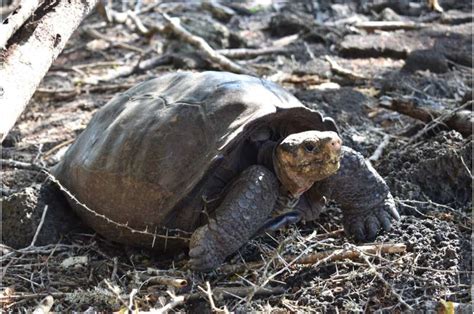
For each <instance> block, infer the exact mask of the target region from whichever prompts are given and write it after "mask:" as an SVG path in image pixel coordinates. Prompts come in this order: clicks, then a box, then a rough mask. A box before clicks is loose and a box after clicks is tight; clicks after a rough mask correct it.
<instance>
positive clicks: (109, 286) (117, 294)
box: [104, 279, 133, 312]
mask: <svg viewBox="0 0 474 314" xmlns="http://www.w3.org/2000/svg"><path fill="white" fill-rule="evenodd" d="M104 283H105V285H106V286H107V288H108V289H109V290H110V291H111V292H112V293H113V294H114V295H115V297H116V298H117V299H118V300H119V301H120V303H122V305H124V306H125V307H126V308H127V309H128V310H129V311H130V312H133V310H132V308H131V306H129V305H128V304H127V302H125V300H124V299H123V298H122V297H121V296H120V294H119V293H118V292H117V291H116V289H115V288H114V287H113V286H112V284H111V283H110V282H109V281H108V280H107V279H104Z"/></svg>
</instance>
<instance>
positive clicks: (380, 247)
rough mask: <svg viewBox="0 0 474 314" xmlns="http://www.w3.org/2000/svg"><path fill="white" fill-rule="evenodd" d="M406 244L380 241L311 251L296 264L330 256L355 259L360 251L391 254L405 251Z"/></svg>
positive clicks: (336, 258) (313, 261)
mask: <svg viewBox="0 0 474 314" xmlns="http://www.w3.org/2000/svg"><path fill="white" fill-rule="evenodd" d="M406 249H407V247H406V245H405V244H403V243H382V244H373V245H363V246H352V247H351V248H349V249H338V250H332V251H326V252H318V253H313V254H310V255H307V256H304V257H302V258H300V259H299V260H298V261H297V262H296V264H314V263H316V262H319V261H321V260H323V259H326V258H328V257H329V256H330V258H329V261H331V262H333V261H340V260H344V259H346V258H347V259H356V258H358V257H360V254H361V252H362V253H365V254H376V253H380V254H387V253H388V254H393V253H404V252H406Z"/></svg>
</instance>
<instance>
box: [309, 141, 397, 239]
mask: <svg viewBox="0 0 474 314" xmlns="http://www.w3.org/2000/svg"><path fill="white" fill-rule="evenodd" d="M313 188H314V189H316V190H317V192H318V193H320V194H321V196H325V197H327V198H329V199H333V200H335V201H336V202H337V203H338V204H339V205H340V206H341V208H342V210H343V213H344V219H343V221H344V229H345V231H346V233H347V234H348V235H350V236H353V237H354V238H355V239H356V240H358V241H372V240H373V239H374V238H375V237H376V235H377V232H378V231H379V230H380V229H382V228H383V229H384V230H386V231H388V230H390V228H391V224H392V223H391V220H392V219H396V220H398V219H400V216H399V214H398V212H397V209H396V207H395V202H394V200H393V197H392V194H391V193H390V191H389V188H388V186H387V184H386V183H385V181H384V179H383V178H382V177H381V176H380V175H379V174H378V173H377V171H375V169H374V168H373V167H372V166H371V165H370V164H369V163H368V162H366V161H365V160H364V157H363V156H362V155H361V154H360V153H358V152H356V151H354V150H353V149H351V148H349V147H345V146H343V147H342V158H341V167H340V169H339V171H337V172H336V173H335V174H334V175H332V176H330V177H328V178H326V179H324V180H322V181H319V182H316V184H315V186H314V187H313Z"/></svg>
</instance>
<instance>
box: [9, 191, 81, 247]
mask: <svg viewBox="0 0 474 314" xmlns="http://www.w3.org/2000/svg"><path fill="white" fill-rule="evenodd" d="M46 205H48V211H47V213H46V217H45V220H44V223H43V226H42V228H41V231H40V233H39V235H38V238H37V241H36V243H35V245H36V246H39V245H46V244H53V243H57V242H58V241H59V240H60V239H61V237H62V235H65V234H67V233H69V232H71V231H74V230H78V229H80V228H84V226H83V225H82V223H81V222H80V221H79V219H78V218H77V217H76V215H74V214H73V213H72V211H70V210H69V205H68V204H67V202H66V200H65V199H64V197H63V196H62V195H61V194H60V193H59V191H57V190H56V188H55V187H53V186H51V185H50V184H45V185H43V186H41V185H35V186H32V187H27V188H25V189H23V190H21V191H20V192H17V193H13V194H12V195H10V196H8V197H7V198H6V199H5V200H3V202H2V207H3V208H2V225H1V227H2V230H1V233H2V235H3V239H2V241H3V243H4V244H6V245H8V246H11V247H13V248H16V249H19V248H23V247H27V246H28V245H30V243H31V241H32V239H33V236H34V234H35V232H36V229H37V228H38V225H39V223H40V221H41V216H42V214H43V211H44V208H45V206H46Z"/></svg>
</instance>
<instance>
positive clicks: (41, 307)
mask: <svg viewBox="0 0 474 314" xmlns="http://www.w3.org/2000/svg"><path fill="white" fill-rule="evenodd" d="M53 304H54V298H53V297H52V296H51V295H48V296H47V297H45V298H44V299H43V300H41V302H40V304H38V306H37V307H36V308H35V310H34V311H33V314H46V313H49V311H50V310H51V308H52V307H53Z"/></svg>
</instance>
